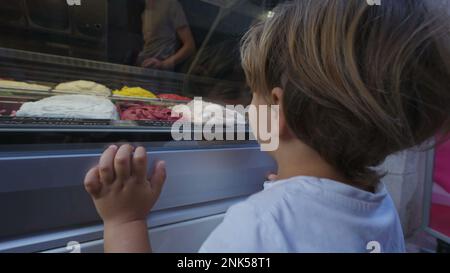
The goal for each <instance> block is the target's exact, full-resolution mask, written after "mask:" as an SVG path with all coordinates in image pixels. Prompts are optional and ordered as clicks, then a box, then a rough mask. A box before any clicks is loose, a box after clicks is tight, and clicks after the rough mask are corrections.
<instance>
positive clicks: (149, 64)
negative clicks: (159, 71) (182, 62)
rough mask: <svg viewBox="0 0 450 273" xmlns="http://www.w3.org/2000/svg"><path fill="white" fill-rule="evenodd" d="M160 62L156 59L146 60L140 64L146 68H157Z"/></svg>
mask: <svg viewBox="0 0 450 273" xmlns="http://www.w3.org/2000/svg"><path fill="white" fill-rule="evenodd" d="M161 63H162V62H161V61H160V60H158V59H156V58H148V59H145V60H144V61H143V62H142V67H146V68H158V67H160V66H161Z"/></svg>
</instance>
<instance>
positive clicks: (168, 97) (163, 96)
mask: <svg viewBox="0 0 450 273" xmlns="http://www.w3.org/2000/svg"><path fill="white" fill-rule="evenodd" d="M158 98H160V99H165V100H183V101H191V100H192V99H191V98H188V97H183V96H180V95H176V94H159V95H158Z"/></svg>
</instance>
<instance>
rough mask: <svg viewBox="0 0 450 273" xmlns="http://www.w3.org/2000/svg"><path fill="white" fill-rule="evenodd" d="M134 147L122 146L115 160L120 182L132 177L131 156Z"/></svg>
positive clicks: (115, 168)
mask: <svg viewBox="0 0 450 273" xmlns="http://www.w3.org/2000/svg"><path fill="white" fill-rule="evenodd" d="M132 153H133V147H132V146H131V145H129V144H125V145H122V146H120V148H119V150H118V151H117V153H116V157H115V159H114V170H115V173H116V177H117V178H118V180H125V179H127V178H128V177H130V175H131V156H132Z"/></svg>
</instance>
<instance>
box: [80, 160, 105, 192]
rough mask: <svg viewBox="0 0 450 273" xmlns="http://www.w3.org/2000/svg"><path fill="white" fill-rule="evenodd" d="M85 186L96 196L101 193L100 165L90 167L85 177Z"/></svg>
mask: <svg viewBox="0 0 450 273" xmlns="http://www.w3.org/2000/svg"><path fill="white" fill-rule="evenodd" d="M84 188H85V189H86V191H87V192H88V193H89V194H91V195H93V196H94V197H96V196H98V194H100V191H101V189H102V184H101V183H100V174H99V168H98V166H96V167H94V168H92V169H90V170H89V171H88V173H87V174H86V177H85V178H84Z"/></svg>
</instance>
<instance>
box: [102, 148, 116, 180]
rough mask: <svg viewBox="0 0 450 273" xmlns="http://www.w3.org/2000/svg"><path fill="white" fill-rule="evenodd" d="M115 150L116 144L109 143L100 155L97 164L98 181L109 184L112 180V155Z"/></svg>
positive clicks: (113, 155) (114, 153)
mask: <svg viewBox="0 0 450 273" xmlns="http://www.w3.org/2000/svg"><path fill="white" fill-rule="evenodd" d="M116 152H117V146H116V145H111V146H109V148H108V149H106V150H105V151H104V152H103V154H102V156H101V157H100V162H99V164H98V168H99V173H100V181H101V182H103V183H107V184H110V183H112V182H113V181H114V157H115V155H116Z"/></svg>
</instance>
